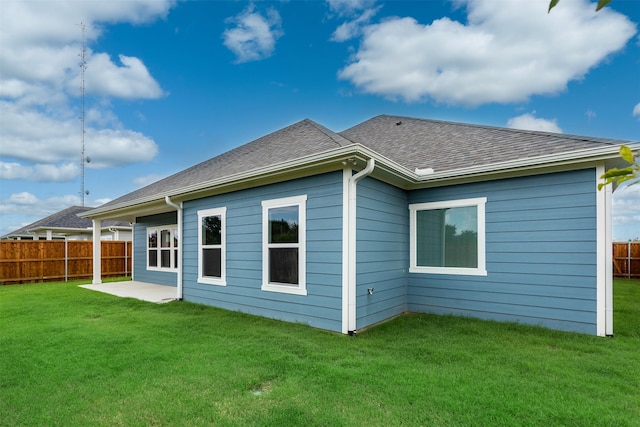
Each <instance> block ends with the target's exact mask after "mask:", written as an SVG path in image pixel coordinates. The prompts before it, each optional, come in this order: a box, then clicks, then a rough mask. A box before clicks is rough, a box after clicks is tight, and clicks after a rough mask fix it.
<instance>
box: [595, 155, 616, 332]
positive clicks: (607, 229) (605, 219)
mask: <svg viewBox="0 0 640 427" xmlns="http://www.w3.org/2000/svg"><path fill="white" fill-rule="evenodd" d="M594 172H595V174H596V176H595V181H594V190H593V191H595V192H596V258H597V259H596V334H597V335H598V336H607V335H613V267H612V263H613V255H612V253H611V251H612V242H611V193H612V191H611V186H610V185H607V186H605V187H603V188H602V190H598V189H597V183H598V182H600V176H602V174H604V173H605V166H604V164H603V163H600V164H599V165H598V166H597V167H596V169H595V171H594Z"/></svg>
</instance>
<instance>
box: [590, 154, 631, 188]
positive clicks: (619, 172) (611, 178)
mask: <svg viewBox="0 0 640 427" xmlns="http://www.w3.org/2000/svg"><path fill="white" fill-rule="evenodd" d="M620 157H622V159H623V160H624V161H625V162H627V163H629V165H630V166H628V167H626V168H622V169H618V168H611V169H609V170H608V171H607V172H605V173H604V174H603V175H602V176H601V177H600V179H604V182H602V183H600V184H598V190H602V188H603V187H605V186H607V185H609V184H613V183H615V184H617V185H620V184H622V183H624V182H627V181H631V183H630V184H629V185H634V184H637V183H638V182H639V181H640V164H638V162H637V161H636V159H635V155H634V153H633V151H632V150H631V148H629V147H627V146H626V145H623V146H621V147H620Z"/></svg>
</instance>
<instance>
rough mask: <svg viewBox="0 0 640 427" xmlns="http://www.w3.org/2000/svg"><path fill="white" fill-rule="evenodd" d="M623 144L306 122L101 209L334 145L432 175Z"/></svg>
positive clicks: (377, 121) (458, 126) (434, 126)
mask: <svg viewBox="0 0 640 427" xmlns="http://www.w3.org/2000/svg"><path fill="white" fill-rule="evenodd" d="M622 143H624V142H623V141H617V140H611V139H603V138H589V137H579V136H573V135H564V134H554V133H547V132H533V131H523V130H516V129H505V128H498V127H490V126H480V125H471V124H462V123H452V122H444V121H437V120H427V119H416V118H409V117H399V116H388V115H381V116H377V117H374V118H372V119H370V120H367V121H365V122H363V123H361V124H358V125H356V126H354V127H352V128H349V129H347V130H345V131H343V132H340V133H336V132H333V131H331V130H329V129H327V128H325V127H323V126H321V125H319V124H317V123H315V122H313V121H311V120H309V119H305V120H302V121H300V122H298V123H295V124H293V125H291V126H288V127H286V128H284V129H281V130H278V131H276V132H273V133H271V134H268V135H265V136H263V137H261V138H258V139H256V140H255V141H252V142H249V143H247V144H245V145H242V146H240V147H237V148H235V149H233V150H230V151H228V152H226V153H223V154H221V155H219V156H216V157H214V158H212V159H209V160H206V161H204V162H202V163H199V164H197V165H195V166H192V167H190V168H188V169H185V170H183V171H181V172H178V173H176V174H174V175H172V176H169V177H167V178H164V179H162V180H160V181H157V182H155V183H153V184H150V185H148V186H146V187H143V188H140V189H138V190H136V191H133V192H131V193H129V194H126V195H124V196H122V197H119V198H117V199H115V200H112V201H111V202H109V203H107V204H105V205H102V206H101V207H100V210H101V211H102V210H103V209H104V208H106V210H107V211H108V209H109V208H110V207H112V206H116V205H118V206H126V205H128V204H129V203H135V202H136V201H140V200H145V199H149V198H154V197H155V196H156V195H159V194H162V193H164V194H167V193H171V192H177V191H179V190H181V189H185V188H186V187H191V186H197V185H198V184H205V185H206V183H207V182H209V181H212V180H220V179H222V180H224V179H225V178H227V177H231V176H233V175H235V174H241V173H247V172H251V171H252V170H256V171H257V170H258V169H261V168H266V167H270V166H273V165H277V164H280V163H284V162H287V161H291V160H296V159H301V158H303V157H306V156H312V155H314V154H318V153H323V152H328V151H330V150H335V149H338V148H340V147H346V146H350V145H355V144H360V145H362V146H365V147H367V148H369V149H370V150H373V151H375V152H377V153H378V154H380V155H382V156H384V157H386V158H388V159H390V160H392V161H394V162H395V163H396V164H399V165H400V166H402V167H405V168H406V169H407V170H408V171H413V170H415V169H416V168H433V169H434V170H435V171H436V172H443V171H445V172H446V171H450V170H455V169H460V168H464V167H470V166H479V165H492V164H495V163H501V162H506V161H514V160H520V159H527V158H533V157H538V156H542V155H553V154H558V153H568V152H573V151H577V150H584V149H589V148H598V147H602V146H618V145H620V144H622Z"/></svg>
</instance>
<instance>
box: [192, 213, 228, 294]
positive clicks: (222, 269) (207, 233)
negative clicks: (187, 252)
mask: <svg viewBox="0 0 640 427" xmlns="http://www.w3.org/2000/svg"><path fill="white" fill-rule="evenodd" d="M226 213H227V209H226V208H216V209H207V210H202V211H198V224H199V229H198V282H199V283H207V284H211V285H222V286H224V285H226V232H225V228H226Z"/></svg>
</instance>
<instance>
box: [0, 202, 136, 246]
mask: <svg viewBox="0 0 640 427" xmlns="http://www.w3.org/2000/svg"><path fill="white" fill-rule="evenodd" d="M91 209H93V208H91V207H84V206H71V207H69V208H67V209H63V210H61V211H60V212H56V213H54V214H53V215H49V216H48V217H46V218H43V219H41V220H38V221H36V222H34V223H32V224H29V225H26V226H24V227H22V228H19V229H17V230H15V231H12V232H11V233H8V234H6V235H4V236H2V237H1V239H10V240H63V239H67V240H91V239H92V238H93V237H92V236H93V223H92V222H91V220H90V219H86V218H80V217H79V216H78V214H81V213H84V212H87V211H89V210H91ZM132 234H133V227H132V226H131V224H130V223H129V222H125V221H104V222H103V223H102V227H101V229H100V239H101V240H127V241H130V240H131V238H132Z"/></svg>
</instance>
